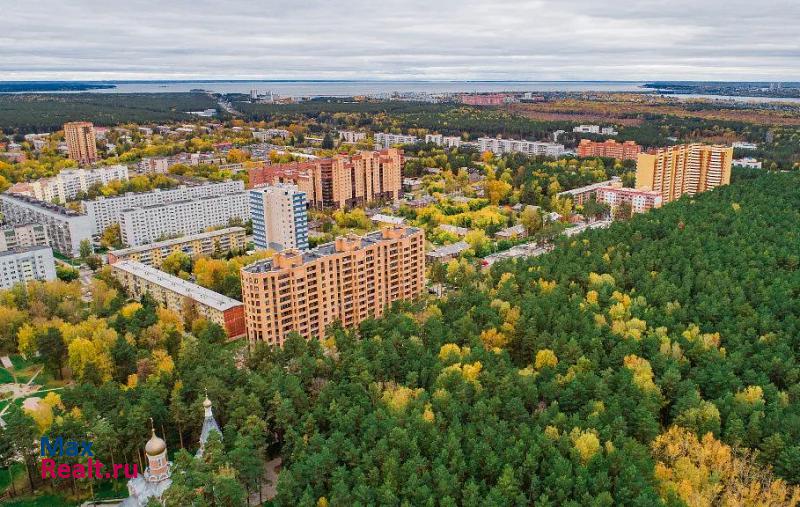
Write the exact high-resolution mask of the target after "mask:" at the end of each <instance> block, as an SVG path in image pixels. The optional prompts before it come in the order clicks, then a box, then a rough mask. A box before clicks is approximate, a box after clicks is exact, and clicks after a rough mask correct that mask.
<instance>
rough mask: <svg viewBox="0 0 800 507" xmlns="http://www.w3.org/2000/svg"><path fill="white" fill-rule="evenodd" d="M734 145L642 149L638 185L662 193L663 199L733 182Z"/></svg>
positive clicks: (691, 145)
mask: <svg viewBox="0 0 800 507" xmlns="http://www.w3.org/2000/svg"><path fill="white" fill-rule="evenodd" d="M732 162H733V148H731V147H728V146H719V145H705V144H697V143H695V144H684V145H679V146H670V147H668V148H661V149H659V150H656V152H655V153H641V154H639V157H638V159H637V164H636V188H641V189H645V190H654V191H656V192H658V193H660V194H661V195H662V196H663V198H664V202H665V203H666V202H670V201H674V200H676V199H678V198H680V197H681V196H682V195H696V194H699V193H701V192H705V191H706V190H713V189H714V188H717V187H718V186H720V185H727V184H729V183H730V182H731V165H732Z"/></svg>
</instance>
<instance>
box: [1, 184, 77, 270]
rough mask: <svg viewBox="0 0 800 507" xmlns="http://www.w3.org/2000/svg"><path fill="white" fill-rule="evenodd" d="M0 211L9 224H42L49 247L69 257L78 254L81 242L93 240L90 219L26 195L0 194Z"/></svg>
mask: <svg viewBox="0 0 800 507" xmlns="http://www.w3.org/2000/svg"><path fill="white" fill-rule="evenodd" d="M0 212H2V213H3V218H4V219H5V221H6V223H8V224H11V225H27V224H33V223H38V224H42V225H44V227H45V229H46V230H47V238H48V242H49V245H50V246H52V247H53V249H54V250H57V251H58V252H60V253H62V254H64V255H67V256H70V257H77V256H78V255H79V253H80V244H81V241H83V240H85V239H86V240H89V241H91V239H92V222H91V220H90V219H89V217H87V216H86V215H82V214H80V213H77V212H75V211H72V210H70V209H67V208H64V207H61V206H58V205H56V204H51V203H48V202H44V201H40V200H38V199H34V198H32V197H28V196H27V195H18V194H7V193H6V194H0Z"/></svg>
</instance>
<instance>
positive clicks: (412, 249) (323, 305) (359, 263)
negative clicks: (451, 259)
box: [242, 226, 425, 345]
mask: <svg viewBox="0 0 800 507" xmlns="http://www.w3.org/2000/svg"><path fill="white" fill-rule="evenodd" d="M424 277H425V237H424V233H423V231H422V230H420V229H417V228H413V227H405V226H394V227H387V228H385V229H383V230H382V231H377V232H372V233H369V234H366V235H364V236H356V235H348V236H344V237H340V238H337V239H336V241H334V242H333V243H328V244H325V245H321V246H319V247H317V248H314V249H313V250H309V251H307V252H301V251H298V250H285V251H283V252H280V253H277V254H275V256H274V257H273V258H272V259H271V260H264V261H259V262H256V263H254V264H251V265H249V266H246V267H244V268H242V295H243V296H244V306H245V322H246V327H247V337H248V339H249V340H250V342H258V341H266V342H267V343H270V344H276V345H283V342H284V340H285V339H286V335H287V334H288V333H289V332H291V331H296V332H298V333H300V334H301V335H302V336H304V337H306V338H313V337H316V338H321V337H322V336H323V334H324V332H325V328H326V326H328V325H330V324H332V323H333V322H335V321H340V322H341V323H342V324H343V325H344V326H347V327H351V326H355V325H357V324H358V323H360V322H361V321H363V320H364V319H366V318H367V317H370V316H375V317H379V316H381V315H383V313H384V311H385V308H386V307H387V306H388V305H390V304H391V303H393V302H394V301H397V300H400V299H410V298H414V297H416V296H418V295H419V294H420V293H421V292H422V291H423V290H424V287H425V279H424Z"/></svg>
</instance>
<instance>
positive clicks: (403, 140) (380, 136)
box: [375, 132, 419, 150]
mask: <svg viewBox="0 0 800 507" xmlns="http://www.w3.org/2000/svg"><path fill="white" fill-rule="evenodd" d="M418 142H419V137H417V136H410V135H405V134H389V133H385V132H377V133H376V134H375V144H376V145H377V146H379V147H380V148H383V149H384V150H385V149H388V148H391V147H392V146H396V145H398V144H415V143H418Z"/></svg>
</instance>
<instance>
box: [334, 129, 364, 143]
mask: <svg viewBox="0 0 800 507" xmlns="http://www.w3.org/2000/svg"><path fill="white" fill-rule="evenodd" d="M366 138H367V133H366V132H358V131H355V130H340V131H339V139H341V140H342V141H343V142H345V143H350V144H355V143H357V142H360V141H363V140H364V139H366Z"/></svg>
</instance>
